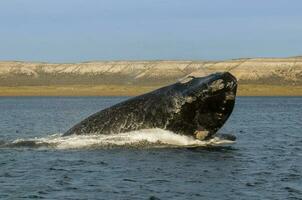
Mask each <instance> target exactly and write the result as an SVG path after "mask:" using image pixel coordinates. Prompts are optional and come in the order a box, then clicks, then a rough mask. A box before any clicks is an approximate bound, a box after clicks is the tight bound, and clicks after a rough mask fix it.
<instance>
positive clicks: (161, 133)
mask: <svg viewBox="0 0 302 200" xmlns="http://www.w3.org/2000/svg"><path fill="white" fill-rule="evenodd" d="M26 142H27V143H30V144H33V145H36V146H47V147H53V148H57V149H79V148H102V147H111V146H127V147H137V146H139V147H182V146H183V147H186V146H208V145H212V146H217V145H223V144H230V143H233V141H229V140H221V139H219V138H217V137H214V138H213V139H211V140H207V141H200V140H196V139H194V138H193V137H190V136H186V135H179V134H175V133H173V132H171V131H167V130H163V129H144V130H138V131H132V132H128V133H119V134H111V135H102V134H96V135H72V136H66V137H62V136H61V134H54V135H51V136H48V137H42V138H34V139H26V140H25V139H18V140H15V141H13V142H12V144H16V145H17V144H21V145H22V144H24V143H26ZM27 143H26V144H27ZM27 146H28V145H27Z"/></svg>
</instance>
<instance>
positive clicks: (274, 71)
mask: <svg viewBox="0 0 302 200" xmlns="http://www.w3.org/2000/svg"><path fill="white" fill-rule="evenodd" d="M217 71H230V72H231V73H233V74H234V75H235V76H236V77H237V78H238V80H239V82H241V83H248V84H268V85H280V84H282V85H284V84H285V85H292V84H294V85H301V84H302V58H301V57H293V58H283V59H281V58H256V59H237V60H228V61H219V62H214V61H112V62H86V63H76V64H49V63H27V62H0V85H2V86H16V85H19V86H20V85H22V86H25V85H61V84H63V85H70V84H77V85H79V84H80V85H82V84H84V85H85V84H89V85H90V84H93V85H94V84H127V85H137V84H138V85H163V84H167V83H170V82H173V81H175V80H177V79H180V78H182V77H184V76H186V75H195V76H203V75H207V74H209V73H213V72H217Z"/></svg>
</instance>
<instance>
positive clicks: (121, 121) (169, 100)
mask: <svg viewBox="0 0 302 200" xmlns="http://www.w3.org/2000/svg"><path fill="white" fill-rule="evenodd" d="M236 90H237V80H236V78H235V77H234V76H233V75H232V74H230V73H229V72H222V73H215V74H211V75H209V76H205V77H193V76H188V77H186V78H184V79H183V80H181V81H178V82H177V83H175V84H172V85H169V86H165V87H162V88H160V89H157V90H154V91H152V92H149V93H146V94H143V95H140V96H137V97H133V98H130V99H128V100H126V101H123V102H121V103H118V104H116V105H113V106H111V107H109V108H106V109H104V110H101V111H99V112H97V113H95V114H93V115H91V116H89V117H88V118H86V119H84V120H83V121H81V122H80V123H78V124H76V125H75V126H73V127H72V128H71V129H69V130H68V131H67V132H66V133H65V134H63V136H68V135H73V134H76V135H83V134H117V133H124V132H130V131H134V130H139V129H150V128H161V129H165V130H169V131H173V132H174V133H177V134H184V135H190V136H193V137H196V138H198V139H208V138H211V137H213V136H214V135H215V133H216V132H217V131H218V130H219V129H220V128H221V127H222V126H223V124H224V123H225V122H226V120H227V119H228V118H229V116H230V114H231V113H232V110H233V107H234V104H235V98H236Z"/></svg>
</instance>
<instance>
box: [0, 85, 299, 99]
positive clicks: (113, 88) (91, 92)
mask: <svg viewBox="0 0 302 200" xmlns="http://www.w3.org/2000/svg"><path fill="white" fill-rule="evenodd" d="M157 88H159V86H134V85H95V86H91V85H64V86H63V85H58V86H0V97H6V96H7V97H8V96H137V95H140V94H143V93H147V92H150V91H152V90H155V89H157ZM237 96H302V86H288V85H286V86H280V85H252V84H251V85H247V84H240V85H238V90H237Z"/></svg>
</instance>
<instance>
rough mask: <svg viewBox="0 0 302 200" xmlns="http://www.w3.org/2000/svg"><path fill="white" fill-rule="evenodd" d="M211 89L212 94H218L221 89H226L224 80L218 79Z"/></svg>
mask: <svg viewBox="0 0 302 200" xmlns="http://www.w3.org/2000/svg"><path fill="white" fill-rule="evenodd" d="M209 87H210V88H211V90H212V92H216V91H218V90H221V89H223V88H224V83H223V80H222V79H218V80H216V81H213V82H212V83H211V85H210V86H209Z"/></svg>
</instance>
